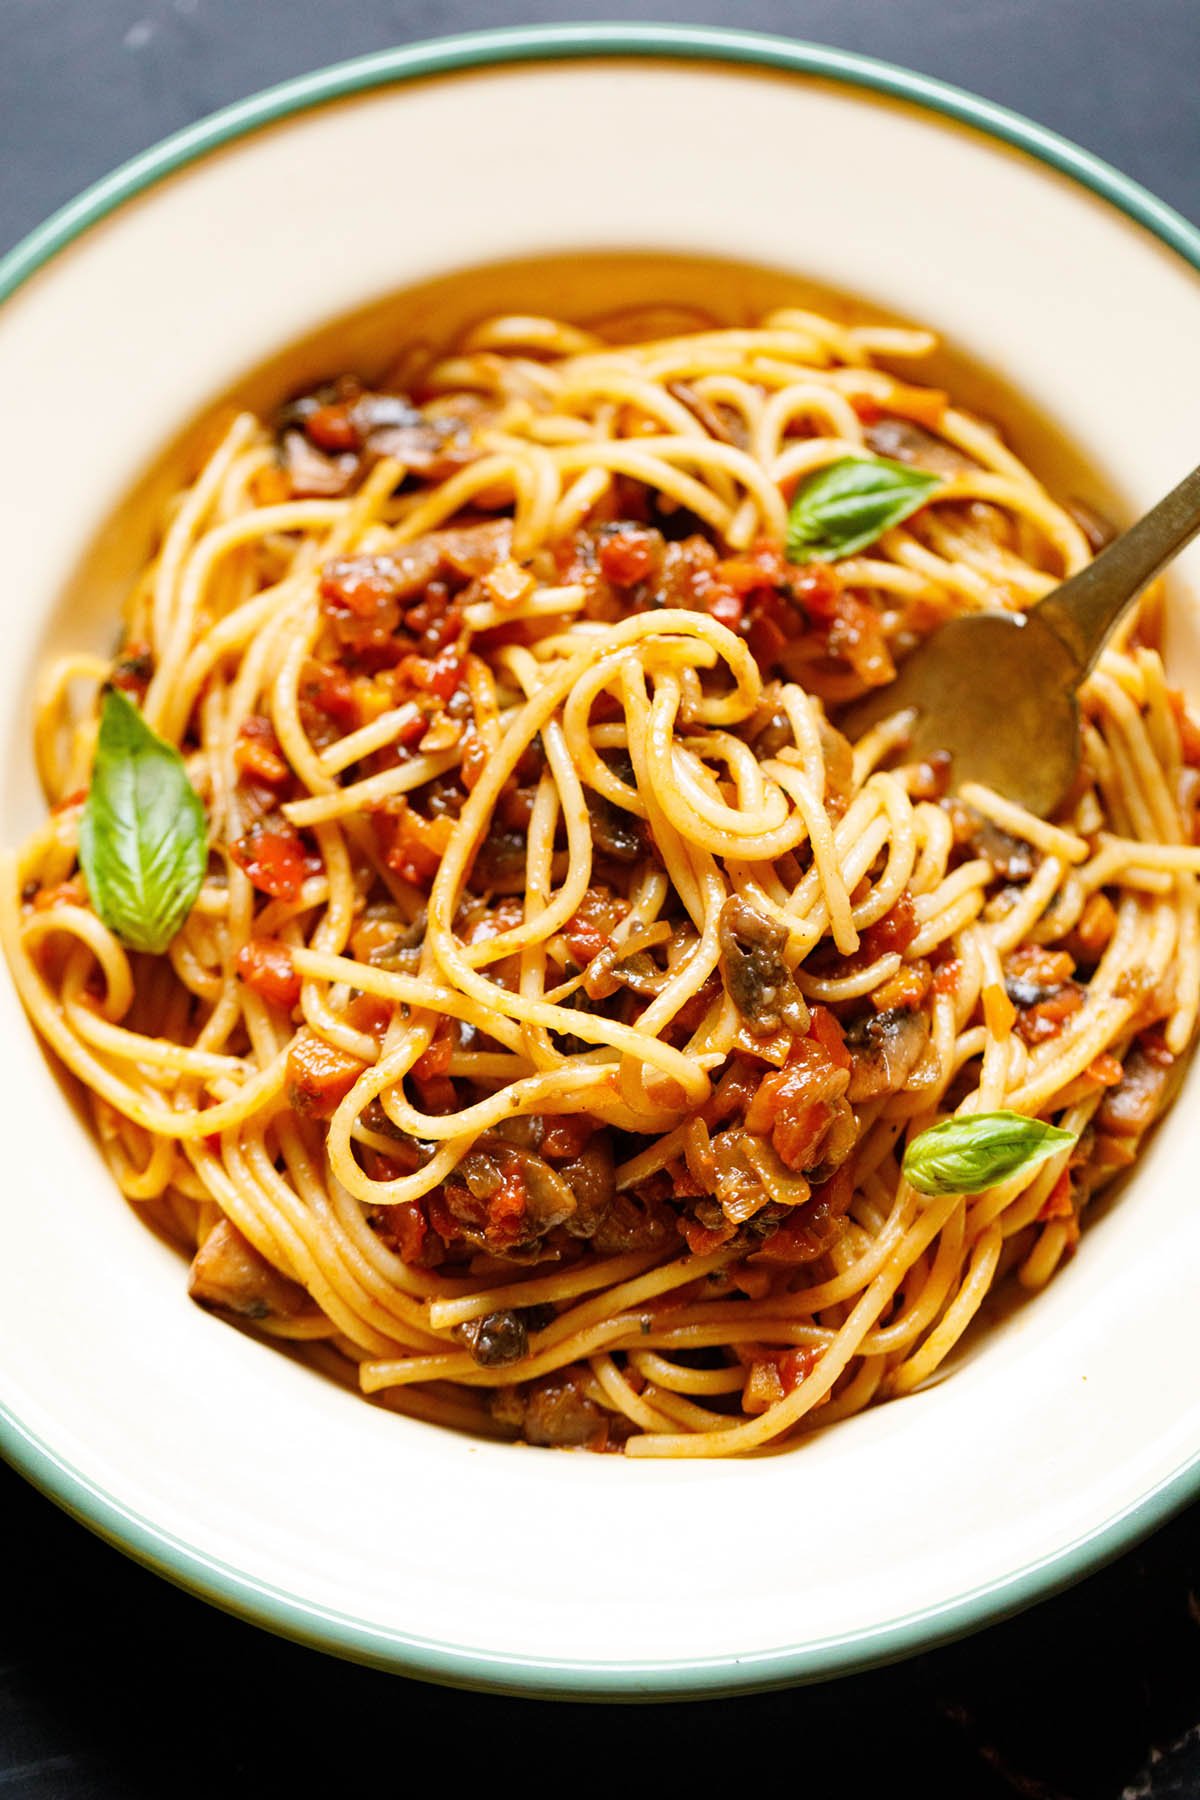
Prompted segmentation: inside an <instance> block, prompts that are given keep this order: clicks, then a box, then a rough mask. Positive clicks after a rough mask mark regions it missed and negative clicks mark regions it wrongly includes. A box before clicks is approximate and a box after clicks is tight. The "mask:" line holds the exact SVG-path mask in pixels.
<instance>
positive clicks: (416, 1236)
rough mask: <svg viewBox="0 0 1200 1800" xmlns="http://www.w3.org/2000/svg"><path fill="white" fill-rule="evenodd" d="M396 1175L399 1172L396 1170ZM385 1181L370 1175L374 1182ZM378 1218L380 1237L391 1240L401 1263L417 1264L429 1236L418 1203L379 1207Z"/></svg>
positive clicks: (413, 1201) (384, 1178)
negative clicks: (380, 1227)
mask: <svg viewBox="0 0 1200 1800" xmlns="http://www.w3.org/2000/svg"><path fill="white" fill-rule="evenodd" d="M381 1160H382V1159H381ZM397 1173H400V1171H399V1170H397ZM387 1179H389V1177H387V1176H381V1175H372V1180H374V1181H382V1180H387ZM379 1218H380V1221H381V1223H382V1225H383V1230H382V1231H381V1232H380V1235H381V1236H382V1237H385V1238H390V1239H391V1241H392V1244H393V1246H394V1248H395V1251H396V1254H397V1256H399V1257H400V1259H401V1261H403V1262H406V1263H415V1262H418V1261H419V1260H420V1257H421V1252H422V1251H423V1250H424V1248H425V1240H426V1238H427V1237H428V1235H429V1221H428V1219H426V1217H425V1214H424V1212H423V1211H422V1209H421V1205H420V1202H419V1201H416V1200H405V1201H402V1202H401V1203H400V1204H399V1205H398V1206H381V1207H380V1209H379Z"/></svg>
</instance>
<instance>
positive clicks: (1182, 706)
mask: <svg viewBox="0 0 1200 1800" xmlns="http://www.w3.org/2000/svg"><path fill="white" fill-rule="evenodd" d="M1168 698H1169V700H1170V702H1171V711H1172V712H1173V713H1174V714H1175V722H1176V724H1177V725H1178V727H1179V752H1180V755H1181V756H1182V757H1183V760H1184V762H1185V763H1187V764H1188V765H1189V766H1190V767H1191V768H1193V769H1200V725H1198V724H1197V723H1196V721H1195V719H1193V717H1192V715H1191V713H1190V712H1189V711H1188V706H1187V701H1186V700H1185V699H1184V697H1183V695H1182V694H1181V693H1180V691H1179V689H1178V688H1172V689H1171V690H1170V693H1169V695H1168Z"/></svg>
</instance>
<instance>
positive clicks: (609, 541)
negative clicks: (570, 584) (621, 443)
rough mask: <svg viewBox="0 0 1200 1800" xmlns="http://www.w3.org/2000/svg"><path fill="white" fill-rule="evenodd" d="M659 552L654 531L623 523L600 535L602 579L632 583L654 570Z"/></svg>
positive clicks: (659, 541) (660, 546) (659, 543)
mask: <svg viewBox="0 0 1200 1800" xmlns="http://www.w3.org/2000/svg"><path fill="white" fill-rule="evenodd" d="M655 429H656V430H657V429H658V427H657V426H656V427H655ZM662 553H663V543H662V537H661V535H660V534H659V533H658V532H657V531H649V530H647V529H646V528H645V527H644V526H640V525H623V526H622V527H621V528H620V529H619V530H617V531H613V532H611V533H608V534H606V535H605V536H603V537H601V539H600V548H599V562H600V567H601V569H602V570H603V572H604V576H605V579H606V580H608V581H611V582H612V583H613V584H614V586H616V587H634V586H636V584H637V583H638V582H639V581H648V580H649V579H650V577H651V576H652V575H653V574H655V573H656V572H657V569H658V566H659V564H660V562H661V560H662Z"/></svg>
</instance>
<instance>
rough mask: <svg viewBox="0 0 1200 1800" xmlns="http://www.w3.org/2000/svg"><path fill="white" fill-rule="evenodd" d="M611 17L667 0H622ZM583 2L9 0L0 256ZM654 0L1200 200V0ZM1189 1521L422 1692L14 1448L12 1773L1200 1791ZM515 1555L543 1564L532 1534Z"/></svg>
mask: <svg viewBox="0 0 1200 1800" xmlns="http://www.w3.org/2000/svg"><path fill="white" fill-rule="evenodd" d="M595 13H596V14H602V16H605V17H608V18H619V19H636V18H639V17H645V16H647V15H646V13H645V11H644V10H643V8H641V7H638V6H629V5H622V4H614V3H613V0H609V3H608V4H607V5H604V4H603V0H598V4H597V7H596V9H595ZM588 16H595V14H594V13H593V9H592V8H590V7H587V6H571V5H559V6H545V5H536V4H531V5H524V6H521V5H517V4H513V3H512V0H494V3H491V0H460V3H458V4H449V3H446V0H441V3H439V0H407V3H406V0H0V252H2V251H3V250H5V249H7V248H8V247H9V246H10V245H11V244H12V243H13V242H15V241H16V240H17V239H18V238H19V237H20V236H22V235H23V234H24V233H25V232H26V231H28V230H29V229H30V228H31V227H32V226H34V225H36V224H37V223H38V222H39V221H40V220H41V219H42V218H43V217H44V216H45V215H46V214H47V213H48V212H50V211H51V210H52V209H53V208H55V207H57V206H58V205H60V204H61V203H62V202H63V201H65V200H68V199H70V198H71V196H72V195H73V194H75V193H76V192H77V191H78V190H79V189H80V188H81V187H83V186H84V185H86V184H87V183H88V182H90V181H92V180H94V179H95V178H96V177H98V176H100V175H102V174H104V173H105V172H107V171H108V170H109V169H110V168H112V167H113V166H114V165H116V164H117V163H119V162H122V161H123V160H124V159H125V158H126V157H128V156H131V155H133V154H134V153H135V152H136V151H138V150H141V149H144V148H145V147H146V146H147V145H149V144H151V143H153V142H155V141H156V140H157V139H158V138H160V137H162V136H163V135H164V134H165V133H167V132H169V131H173V130H175V129H176V128H177V127H179V126H181V125H185V124H187V123H188V122H190V121H191V120H193V119H196V118H199V117H201V116H203V115H204V114H205V113H208V112H211V111H212V110H213V109H214V108H216V107H218V106H223V105H225V104H226V103H227V102H228V101H231V100H234V99H237V98H239V97H240V96H242V95H244V94H249V93H252V92H254V91H255V90H256V89H258V88H260V87H263V86H266V85H268V84H269V83H271V82H275V81H279V80H281V79H283V78H285V77H287V76H290V75H295V74H299V73H301V72H303V71H305V70H309V69H313V68H318V67H320V66H321V65H322V64H325V63H328V62H332V61H336V60H339V59H341V58H344V57H348V56H353V55H357V54H360V53H362V52H364V51H369V50H376V49H381V48H384V47H386V46H387V45H390V44H396V43H403V42H408V41H412V40H415V39H418V38H422V37H432V36H437V35H440V34H442V33H447V32H452V31H462V30H471V29H476V28H479V27H483V26H492V25H502V24H523V23H534V22H544V21H561V20H566V19H571V18H586V17H588ZM650 16H653V17H655V18H657V19H661V20H671V21H679V22H694V23H709V24H723V25H729V26H732V25H737V26H741V27H744V28H757V29H759V30H764V31H775V32H780V33H784V34H787V35H790V36H793V37H801V38H809V39H812V40H814V41H817V42H825V43H831V44H837V45H841V46H844V47H846V48H850V49H855V50H863V51H867V52H870V53H871V54H873V55H876V56H880V57H883V58H886V59H890V60H894V61H896V62H899V63H903V64H907V65H908V66H910V67H912V68H915V69H920V70H922V71H924V72H926V73H929V74H933V75H938V76H941V77H943V78H945V79H947V80H950V81H954V82H958V83H960V84H962V85H963V86H965V87H969V88H973V89H974V90H975V91H976V92H978V93H982V94H986V95H988V96H990V97H991V98H994V99H997V100H1001V101H1003V102H1005V103H1006V104H1007V105H1009V106H1012V107H1015V108H1016V109H1018V110H1019V111H1022V112H1024V113H1027V114H1028V115H1030V116H1031V117H1033V118H1035V119H1037V120H1039V121H1040V122H1042V123H1043V124H1047V125H1050V126H1053V127H1054V128H1055V129H1057V130H1059V131H1061V132H1064V133H1066V134H1067V135H1068V136H1070V137H1073V138H1074V139H1076V140H1077V141H1078V142H1079V143H1081V144H1084V145H1085V146H1087V147H1088V148H1089V149H1091V150H1094V151H1096V152H1098V153H1099V154H1100V155H1101V156H1103V157H1105V158H1107V159H1108V160H1109V161H1111V162H1113V163H1115V164H1116V165H1117V167H1119V168H1121V169H1124V170H1125V171H1126V172H1128V173H1129V174H1131V175H1134V176H1136V177H1137V178H1138V179H1139V180H1141V181H1143V182H1145V183H1146V185H1147V186H1149V187H1150V188H1152V189H1153V190H1154V191H1155V192H1157V193H1158V194H1159V195H1161V196H1162V197H1163V198H1164V199H1166V200H1168V201H1170V202H1172V203H1173V204H1174V205H1175V206H1176V207H1178V208H1179V209H1180V210H1181V211H1182V212H1184V213H1185V214H1187V215H1188V216H1189V217H1190V218H1192V219H1200V100H1198V98H1197V75H1198V73H1200V0H745V3H742V4H740V5H739V4H738V3H737V0H726V3H725V4H723V5H720V4H712V3H711V0H709V3H708V4H701V3H694V4H692V5H690V6H689V5H682V6H681V5H671V4H668V3H667V0H657V4H653V5H652V12H651V15H650ZM0 418H2V402H0ZM1198 1523H1200V1508H1198V1509H1193V1511H1192V1512H1190V1513H1186V1514H1184V1515H1182V1516H1181V1517H1180V1518H1178V1519H1177V1520H1175V1522H1174V1523H1173V1524H1171V1525H1169V1526H1168V1527H1167V1528H1166V1529H1165V1530H1163V1531H1161V1532H1159V1533H1158V1535H1157V1536H1156V1537H1154V1538H1153V1539H1152V1540H1151V1541H1150V1542H1149V1543H1147V1544H1146V1545H1145V1546H1143V1547H1142V1548H1141V1549H1140V1550H1137V1551H1135V1552H1133V1553H1132V1554H1131V1555H1129V1556H1127V1557H1125V1558H1123V1559H1122V1560H1121V1561H1120V1562H1118V1563H1115V1564H1113V1565H1112V1566H1111V1567H1110V1568H1109V1569H1107V1570H1105V1571H1104V1572H1103V1573H1101V1574H1099V1575H1097V1576H1094V1577H1093V1578H1092V1579H1091V1580H1090V1581H1087V1582H1084V1583H1083V1584H1082V1585H1081V1586H1079V1587H1077V1588H1075V1589H1074V1590H1073V1591H1072V1592H1070V1593H1068V1594H1065V1595H1063V1596H1061V1597H1059V1598H1058V1599H1055V1600H1051V1601H1048V1602H1047V1603H1045V1604H1044V1605H1042V1606H1040V1607H1038V1608H1036V1609H1035V1610H1034V1611H1033V1612H1031V1613H1027V1614H1025V1615H1024V1617H1022V1618H1020V1619H1017V1620H1014V1621H1012V1622H1010V1623H1008V1624H1004V1625H1000V1626H997V1627H994V1628H993V1629H992V1630H990V1631H988V1632H985V1633H982V1634H981V1635H979V1636H977V1637H975V1638H972V1639H969V1640H967V1641H966V1642H964V1643H961V1644H958V1645H952V1646H950V1647H948V1648H946V1649H942V1650H939V1651H936V1652H932V1653H930V1654H929V1655H926V1656H922V1657H917V1658H915V1659H913V1660H912V1661H910V1662H908V1663H905V1664H902V1665H899V1666H897V1667H895V1668H892V1669H886V1670H880V1671H877V1672H875V1673H873V1674H869V1675H864V1676H859V1677H856V1678H854V1679H851V1680H845V1681H842V1682H838V1683H833V1684H830V1685H827V1686H824V1687H819V1688H807V1689H792V1690H790V1691H788V1692H784V1693H780V1694H775V1695H764V1696H756V1697H749V1698H746V1699H740V1700H731V1701H721V1702H711V1701H709V1702H698V1703H694V1704H692V1705H671V1706H666V1707H659V1708H643V1709H639V1708H634V1707H628V1706H626V1707H620V1708H612V1709H607V1710H600V1709H596V1708H589V1707H584V1706H559V1707H554V1706H550V1705H548V1704H546V1703H538V1702H532V1701H508V1700H500V1699H491V1698H482V1697H477V1696H476V1697H471V1696H464V1695H459V1694H454V1693H451V1692H448V1691H442V1690H438V1689H433V1688H426V1687H422V1686H420V1685H418V1684H415V1683H411V1682H404V1681H401V1680H399V1679H397V1678H396V1677H393V1676H388V1675H382V1674H376V1673H373V1672H369V1671H366V1670H360V1669H355V1668H351V1667H349V1666H348V1665H345V1664H340V1663H336V1662H334V1661H332V1660H330V1659H328V1658H325V1657H322V1656H320V1655H318V1654H316V1653H315V1652H312V1651H308V1650H302V1649H299V1648H297V1647H296V1646H294V1645H290V1644H286V1643H283V1642H280V1641H278V1640H276V1639H273V1638H269V1637H267V1636H266V1635H265V1634H263V1633H261V1632H258V1631H256V1630H255V1629H253V1628H252V1627H250V1626H247V1625H242V1624H239V1623H237V1622H235V1621H234V1620H231V1619H227V1618H225V1617H224V1616H222V1615H220V1614H218V1613H216V1612H214V1611H212V1610H211V1609H209V1608H208V1607H206V1606H204V1605H202V1604H201V1603H200V1602H199V1601H196V1600H193V1599H191V1598H189V1597H187V1596H185V1595H183V1594H181V1593H177V1592H176V1591H175V1590H174V1589H172V1588H169V1587H167V1586H166V1585H165V1583H162V1582H160V1581H158V1580H156V1579H155V1578H154V1577H152V1576H150V1575H148V1574H146V1573H145V1572H144V1571H142V1570H140V1569H138V1568H135V1567H134V1566H133V1565H132V1564H130V1563H128V1562H126V1561H125V1560H124V1559H123V1558H121V1557H120V1556H119V1555H118V1554H117V1553H116V1552H115V1551H113V1550H110V1549H108V1548H107V1547H105V1546H104V1545H102V1544H100V1543H99V1542H98V1541H97V1540H95V1539H93V1538H91V1537H90V1536H88V1535H87V1534H86V1533H85V1532H84V1531H83V1530H82V1529H81V1528H80V1527H78V1526H77V1525H75V1524H73V1523H71V1521H69V1520H68V1519H67V1518H65V1517H64V1516H63V1515H61V1514H59V1513H58V1512H56V1511H55V1510H54V1508H53V1507H52V1506H51V1505H50V1504H49V1503H48V1502H47V1501H45V1500H43V1499H42V1498H41V1497H40V1496H39V1495H37V1494H35V1493H34V1492H33V1491H32V1490H31V1489H29V1488H27V1487H26V1486H24V1485H23V1484H22V1483H21V1482H20V1481H19V1480H18V1479H17V1477H16V1476H15V1475H13V1474H11V1473H10V1472H9V1471H7V1470H4V1469H0V1558H2V1561H0V1570H2V1574H0V1796H3V1800H59V1797H60V1796H69V1797H70V1800H76V1797H80V1800H143V1797H145V1800H158V1797H159V1796H164V1797H165V1796H172V1797H175V1796H191V1795H193V1794H194V1795H206V1796H213V1797H214V1800H217V1797H220V1800H224V1797H226V1796H242V1795H251V1794H253V1795H256V1796H257V1795H260V1794H261V1795H264V1796H271V1795H275V1794H282V1793H284V1792H292V1793H295V1794H296V1795H297V1796H298V1797H299V1796H305V1795H308V1794H310V1793H317V1792H319V1791H322V1790H324V1791H327V1792H329V1793H330V1794H331V1795H332V1796H335V1797H336V1796H340V1795H342V1794H344V1793H348V1792H350V1791H352V1790H354V1789H362V1790H365V1789H367V1788H368V1787H370V1788H374V1787H375V1786H376V1785H377V1783H378V1782H379V1780H380V1775H379V1773H376V1771H382V1772H383V1779H384V1780H386V1782H387V1784H388V1788H389V1789H392V1788H399V1787H401V1786H402V1785H406V1784H408V1783H409V1782H410V1781H415V1780H418V1779H422V1778H423V1771H422V1770H421V1767H420V1764H421V1760H422V1758H423V1757H424V1756H426V1755H428V1756H430V1757H432V1758H433V1759H435V1761H434V1767H433V1768H432V1769H431V1770H430V1772H429V1773H430V1775H432V1778H433V1780H435V1781H437V1783H438V1785H439V1786H441V1785H443V1784H444V1783H445V1782H446V1781H447V1780H448V1781H449V1782H450V1783H451V1784H452V1789H453V1791H454V1793H455V1800H459V1796H460V1795H462V1794H463V1793H464V1791H466V1792H467V1793H468V1794H471V1795H472V1796H473V1794H474V1792H475V1790H477V1789H482V1790H483V1791H482V1793H480V1795H479V1800H492V1791H498V1792H500V1793H503V1794H507V1793H508V1792H510V1791H517V1790H528V1791H531V1792H532V1793H535V1794H537V1793H540V1792H541V1791H544V1790H546V1789H548V1788H549V1787H551V1785H553V1786H554V1787H555V1788H557V1787H560V1786H561V1785H562V1784H564V1783H566V1784H568V1785H569V1786H574V1785H575V1784H577V1783H578V1782H579V1780H580V1778H581V1777H583V1779H585V1780H587V1779H589V1778H591V1779H592V1780H594V1781H595V1782H596V1783H597V1784H598V1783H600V1782H605V1783H608V1782H610V1781H614V1780H615V1781H616V1782H617V1783H622V1784H625V1783H629V1782H636V1783H637V1784H638V1785H639V1786H650V1785H653V1786H654V1787H657V1788H659V1789H662V1790H665V1791H666V1792H668V1793H670V1792H671V1791H672V1789H674V1788H676V1787H677V1786H678V1785H679V1784H680V1783H681V1782H682V1779H683V1777H684V1776H685V1774H686V1773H688V1772H689V1771H690V1770H697V1771H700V1772H702V1773H704V1774H707V1775H708V1776H709V1778H710V1781H711V1782H712V1783H713V1784H714V1785H715V1782H716V1781H717V1780H718V1779H720V1775H721V1772H722V1770H723V1769H724V1768H725V1767H726V1766H733V1767H735V1768H736V1770H737V1773H736V1775H735V1776H734V1777H733V1779H734V1780H736V1782H737V1784H738V1787H739V1788H740V1789H742V1790H743V1791H744V1790H745V1789H746V1788H748V1787H750V1786H751V1784H753V1786H754V1787H756V1788H759V1789H761V1788H762V1787H764V1786H769V1787H771V1788H775V1787H777V1786H778V1785H781V1784H784V1783H786V1785H787V1786H788V1787H793V1786H800V1787H802V1788H803V1790H804V1792H805V1793H806V1795H807V1796H816V1797H820V1796H824V1795H826V1794H835V1793H836V1794H837V1795H839V1796H845V1797H846V1800H856V1797H857V1796H859V1795H871V1796H874V1795H875V1794H880V1795H883V1794H895V1793H897V1792H902V1793H904V1792H910V1791H911V1792H915V1793H920V1794H924V1795H927V1796H941V1795H946V1796H981V1797H983V1800H987V1797H989V1796H1006V1795H1013V1794H1017V1795H1024V1796H1028V1797H1030V1800H1064V1797H1069V1800H1093V1797H1095V1800H1117V1797H1118V1796H1119V1797H1121V1800H1142V1796H1155V1797H1158V1796H1192V1795H1200V1600H1198V1599H1197V1596H1196V1591H1195V1590H1196V1584H1197V1581H1198V1578H1200V1546H1198V1540H1197V1525H1198ZM481 1528H486V1527H485V1522H484V1521H481ZM630 1528H631V1529H636V1522H635V1521H630ZM814 1530H815V1531H816V1534H817V1538H818V1539H819V1542H818V1541H815V1544H814V1547H815V1549H816V1550H818V1551H819V1550H820V1547H821V1544H825V1545H826V1546H828V1547H829V1548H830V1549H833V1548H835V1547H837V1522H836V1521H822V1522H819V1525H818V1524H817V1523H816V1522H814ZM523 1553H525V1554H530V1555H534V1556H536V1533H535V1532H533V1531H532V1526H531V1536H530V1541H529V1543H528V1544H527V1545H526V1546H525V1550H524V1552H523ZM758 1553H759V1547H757V1546H756V1540H755V1538H754V1536H753V1535H752V1534H750V1533H749V1532H747V1535H746V1537H745V1539H744V1541H739V1539H738V1537H737V1536H736V1534H735V1536H734V1537H733V1539H732V1540H727V1541H722V1542H719V1543H718V1544H716V1545H715V1546H714V1565H715V1566H714V1569H713V1570H710V1571H700V1572H698V1574H699V1575H700V1577H701V1578H709V1577H710V1576H711V1577H712V1578H713V1579H714V1580H715V1581H716V1583H717V1585H719V1581H720V1579H721V1576H722V1574H724V1576H725V1577H726V1578H729V1579H736V1569H737V1565H738V1562H739V1561H740V1560H741V1559H742V1558H749V1557H753V1556H755V1555H757V1554H758ZM840 1553H850V1554H852V1547H850V1546H840ZM428 1778H429V1777H428V1776H424V1779H428Z"/></svg>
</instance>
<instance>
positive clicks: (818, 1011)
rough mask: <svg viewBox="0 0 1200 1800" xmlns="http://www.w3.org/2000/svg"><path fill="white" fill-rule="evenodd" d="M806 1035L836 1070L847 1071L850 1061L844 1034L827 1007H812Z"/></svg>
mask: <svg viewBox="0 0 1200 1800" xmlns="http://www.w3.org/2000/svg"><path fill="white" fill-rule="evenodd" d="M808 1035H809V1037H810V1038H814V1039H815V1040H816V1042H817V1043H818V1044H820V1046H821V1048H822V1050H824V1052H825V1054H826V1056H827V1057H828V1058H829V1060H830V1062H831V1063H833V1064H834V1066H835V1067H836V1068H839V1069H848V1068H849V1067H850V1066H851V1060H852V1059H851V1056H850V1052H849V1051H848V1050H847V1048H846V1038H845V1034H844V1033H843V1031H842V1028H841V1026H840V1025H839V1024H838V1021H837V1019H836V1017H835V1016H834V1014H833V1013H831V1012H830V1010H829V1008H828V1007H827V1006H814V1007H813V1009H812V1023H811V1025H810V1026H809V1028H808Z"/></svg>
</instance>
